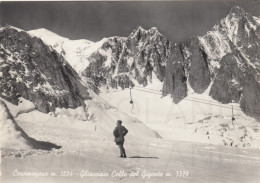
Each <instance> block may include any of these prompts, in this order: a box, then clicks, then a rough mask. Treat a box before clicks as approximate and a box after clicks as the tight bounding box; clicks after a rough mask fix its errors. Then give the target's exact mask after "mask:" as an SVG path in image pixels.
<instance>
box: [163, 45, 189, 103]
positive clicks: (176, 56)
mask: <svg viewBox="0 0 260 183" xmlns="http://www.w3.org/2000/svg"><path fill="white" fill-rule="evenodd" d="M173 47H174V48H173V49H172V55H171V57H170V59H169V60H167V63H166V74H165V78H164V83H163V90H162V92H163V95H164V96H165V95H167V94H171V96H172V98H173V102H175V103H178V102H179V101H181V100H182V99H184V98H185V97H186V96H187V83H186V81H187V78H186V75H185V67H184V60H183V57H182V53H181V49H180V47H179V46H177V45H175V46H173Z"/></svg>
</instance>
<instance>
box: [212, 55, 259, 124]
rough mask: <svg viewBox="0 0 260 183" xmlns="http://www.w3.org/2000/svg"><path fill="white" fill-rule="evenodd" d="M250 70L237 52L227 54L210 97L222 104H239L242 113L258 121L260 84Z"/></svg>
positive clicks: (222, 61)
mask: <svg viewBox="0 0 260 183" xmlns="http://www.w3.org/2000/svg"><path fill="white" fill-rule="evenodd" d="M252 69H253V68H252V67H251V66H250V65H248V64H247V60H246V59H245V58H244V57H243V56H242V55H241V53H240V52H239V51H234V53H229V54H227V55H226V56H224V57H223V58H222V60H221V67H220V70H219V72H218V74H217V76H216V79H215V80H214V83H213V84H212V87H211V90H210V95H211V96H212V98H214V99H215V100H218V101H220V102H222V103H232V102H235V103H238V102H240V106H241V109H242V111H244V112H245V113H246V114H247V115H249V116H252V117H255V118H257V119H260V118H259V111H260V84H259V83H258V82H257V81H256V80H255V78H254V75H253V74H252V73H253V72H252Z"/></svg>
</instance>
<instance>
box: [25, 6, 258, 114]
mask: <svg viewBox="0 0 260 183" xmlns="http://www.w3.org/2000/svg"><path fill="white" fill-rule="evenodd" d="M259 25H260V24H259V18H258V17H254V16H252V15H251V14H250V13H247V12H246V11H245V10H243V9H242V8H240V7H237V6H236V7H233V8H232V9H231V11H230V13H229V14H228V15H227V16H226V17H225V18H223V19H221V20H220V22H219V23H218V24H216V25H215V26H214V27H213V28H212V30H211V31H209V32H207V33H206V34H205V35H204V36H195V37H193V38H191V39H189V40H187V41H184V42H181V43H178V44H177V43H174V42H172V41H170V40H169V39H168V38H167V37H166V36H164V35H162V34H161V33H160V32H159V31H158V29H157V28H155V27H153V28H151V29H149V30H145V29H143V28H142V27H140V26H139V27H137V28H136V29H135V30H134V31H133V32H132V33H131V34H130V35H129V36H128V37H116V36H115V37H110V38H104V39H102V40H101V41H99V42H97V43H90V42H88V43H87V44H79V45H78V46H76V47H74V48H73V49H64V48H65V47H62V45H61V46H60V45H59V44H56V46H55V45H54V44H53V43H47V44H50V45H51V46H53V48H54V49H55V47H56V48H59V50H58V49H57V50H56V51H58V52H59V53H60V54H61V55H63V56H64V57H65V58H66V59H67V60H68V62H69V63H70V64H71V65H72V66H73V67H74V68H75V70H76V71H77V72H78V73H79V75H80V76H81V77H82V78H85V79H87V80H88V81H89V82H90V83H92V85H93V87H94V88H96V87H97V88H98V87H100V86H103V85H106V86H107V87H113V88H118V87H122V88H128V87H130V86H134V85H141V86H146V85H148V84H149V83H151V82H152V80H154V79H158V80H159V81H161V82H162V83H163V88H161V90H162V95H163V96H165V95H168V94H170V95H171V96H172V98H173V101H174V102H175V103H178V102H179V101H181V100H182V99H184V98H185V97H186V96H187V93H188V92H187V90H188V89H187V88H188V85H190V87H191V88H192V89H193V90H194V91H195V92H196V93H199V94H200V93H203V92H204V91H205V90H206V89H207V88H208V87H211V88H210V96H212V98H213V99H215V100H217V101H220V102H222V103H232V102H235V103H240V106H241V109H242V110H243V111H244V112H245V113H246V114H247V115H249V116H252V117H255V118H259V113H258V111H260V105H259V104H260V90H259V76H260V74H259V73H260V68H259V66H260V63H259V62H260V61H259V56H260V50H259V49H260V48H259V42H260V40H259V35H260V27H259ZM29 33H30V34H32V35H35V36H37V37H39V35H37V30H34V31H29ZM43 40H46V39H43ZM67 41H68V40H67ZM46 42H48V41H46ZM70 43H72V42H70ZM80 46H81V47H80ZM61 47H62V48H63V49H60V48H61ZM61 50H62V51H61ZM71 52H73V53H77V54H74V55H75V57H73V58H69V57H66V55H68V54H70V53H71ZM78 58H81V59H80V61H79V59H78ZM154 77H155V78H154Z"/></svg>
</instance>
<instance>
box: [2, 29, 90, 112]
mask: <svg viewBox="0 0 260 183" xmlns="http://www.w3.org/2000/svg"><path fill="white" fill-rule="evenodd" d="M0 61H1V62H0V72H1V76H0V77H1V83H0V85H1V86H0V96H1V97H3V98H4V99H6V100H8V101H9V102H11V103H13V104H17V103H18V101H19V98H20V97H23V98H25V99H27V100H30V101H32V102H33V103H34V105H35V106H36V109H38V110H39V111H41V112H45V113H48V112H50V111H54V110H55V108H56V107H60V108H76V107H77V106H80V105H84V100H85V99H87V98H89V94H88V92H87V88H86V87H85V86H83V85H82V84H81V82H80V78H79V76H78V74H77V73H76V72H75V71H74V69H73V68H72V67H71V66H70V65H69V64H68V63H67V62H66V61H65V60H64V59H63V57H62V56H60V55H59V54H58V53H57V52H56V51H54V50H52V49H51V48H50V47H49V46H47V45H45V44H44V43H43V42H42V40H41V39H38V38H36V37H31V36H30V35H28V34H27V33H26V32H24V31H21V30H17V29H15V28H12V27H10V26H6V27H2V28H1V30H0Z"/></svg>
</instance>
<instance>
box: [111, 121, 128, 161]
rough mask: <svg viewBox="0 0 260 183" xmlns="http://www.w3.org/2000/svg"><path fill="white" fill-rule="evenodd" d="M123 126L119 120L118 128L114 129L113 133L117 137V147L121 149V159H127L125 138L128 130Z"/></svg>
mask: <svg viewBox="0 0 260 183" xmlns="http://www.w3.org/2000/svg"><path fill="white" fill-rule="evenodd" d="M121 124H122V121H121V120H117V126H116V128H115V129H114V131H113V133H114V136H115V142H116V145H118V147H119V149H120V157H121V158H126V154H125V149H124V141H125V139H124V136H125V135H126V134H127V133H128V130H127V129H126V128H125V127H124V126H122V125H121Z"/></svg>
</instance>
